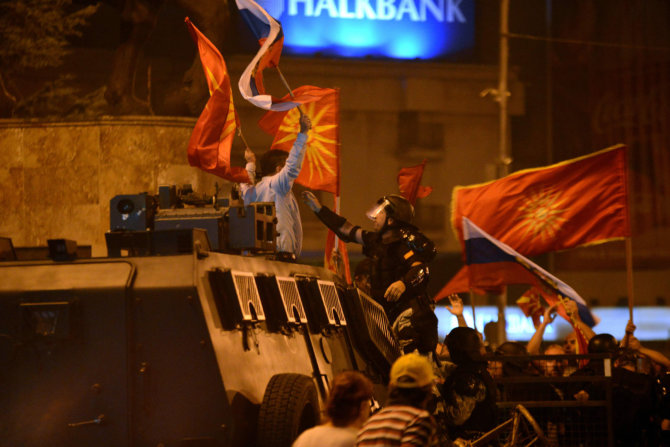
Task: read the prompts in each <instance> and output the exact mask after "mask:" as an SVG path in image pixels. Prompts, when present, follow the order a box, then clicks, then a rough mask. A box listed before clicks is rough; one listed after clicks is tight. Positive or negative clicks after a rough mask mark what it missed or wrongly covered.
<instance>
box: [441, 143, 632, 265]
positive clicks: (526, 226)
mask: <svg viewBox="0 0 670 447" xmlns="http://www.w3.org/2000/svg"><path fill="white" fill-rule="evenodd" d="M463 217H467V218H468V219H469V220H470V221H472V222H473V223H475V224H476V225H477V226H478V227H479V228H481V229H482V230H484V231H486V232H487V233H488V234H490V235H491V236H493V237H494V238H496V239H498V240H499V241H501V242H504V243H505V244H507V245H509V246H510V247H512V248H513V249H515V250H517V251H518V252H519V253H522V254H524V255H526V256H533V255H537V254H540V253H545V252H550V251H556V250H564V249H567V248H571V247H577V246H580V245H588V244H595V243H600V242H605V241H608V240H613V239H620V238H623V237H628V236H630V224H629V216H628V187H627V167H626V147H625V146H623V145H617V146H613V147H610V148H607V149H603V150H601V151H598V152H595V153H593V154H590V155H586V156H583V157H579V158H575V159H572V160H567V161H564V162H561V163H557V164H554V165H551V166H546V167H542V168H535V169H526V170H523V171H518V172H515V173H513V174H510V175H508V176H507V177H503V178H501V179H499V180H495V181H492V182H489V183H485V184H481V185H473V186H457V187H456V188H454V191H453V195H452V213H451V220H452V225H453V227H454V232H455V234H456V237H457V238H458V239H459V240H460V241H461V242H463V230H462V220H463Z"/></svg>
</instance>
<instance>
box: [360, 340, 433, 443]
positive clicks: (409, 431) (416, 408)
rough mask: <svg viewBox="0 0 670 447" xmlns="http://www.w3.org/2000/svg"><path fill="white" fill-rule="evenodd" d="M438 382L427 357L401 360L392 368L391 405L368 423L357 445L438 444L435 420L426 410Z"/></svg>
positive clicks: (405, 357) (389, 403)
mask: <svg viewBox="0 0 670 447" xmlns="http://www.w3.org/2000/svg"><path fill="white" fill-rule="evenodd" d="M435 379H436V377H435V374H434V373H433V367H432V365H431V363H430V361H428V359H427V358H426V357H424V356H422V355H420V354H416V353H410V354H405V355H403V356H401V357H399V358H398V359H397V360H396V361H395V362H394V363H393V366H391V373H390V379H389V401H388V404H387V405H386V406H385V407H384V408H382V409H381V410H380V411H379V412H377V413H375V414H374V415H373V416H372V417H371V418H370V419H368V420H367V421H366V422H365V424H364V425H363V427H362V428H361V431H360V432H358V436H357V438H356V446H361V447H387V446H388V447H391V446H410V445H416V446H432V445H436V444H437V437H436V424H435V420H434V419H433V417H432V416H431V414H430V413H429V412H428V411H426V405H427V403H428V401H429V399H430V398H431V396H432V388H433V385H434V383H435Z"/></svg>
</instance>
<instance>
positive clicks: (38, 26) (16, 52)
mask: <svg viewBox="0 0 670 447" xmlns="http://www.w3.org/2000/svg"><path fill="white" fill-rule="evenodd" d="M72 3H73V2H72V0H4V1H0V42H2V45H0V93H1V94H2V95H3V96H4V98H5V102H7V101H9V102H10V103H11V104H12V108H13V107H14V106H15V105H16V103H17V102H18V101H19V100H20V99H21V97H22V95H21V92H20V91H19V90H18V88H17V87H16V82H15V81H16V79H17V78H19V77H20V76H23V75H26V74H29V73H30V72H31V71H32V70H38V69H43V68H48V67H57V66H59V65H61V64H62V63H63V59H64V57H65V56H66V55H67V54H68V52H69V49H68V46H69V41H68V38H70V37H75V36H80V35H81V31H80V28H81V27H82V26H83V25H85V24H86V23H87V20H88V18H89V17H90V16H91V15H92V14H94V13H95V12H96V11H97V8H98V6H97V5H96V6H93V5H89V6H86V7H84V8H75V7H73V5H72Z"/></svg>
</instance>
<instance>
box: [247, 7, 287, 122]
mask: <svg viewBox="0 0 670 447" xmlns="http://www.w3.org/2000/svg"><path fill="white" fill-rule="evenodd" d="M235 2H236V3H237V7H238V9H239V10H240V15H241V16H242V19H244V21H245V23H246V24H247V25H248V26H249V29H250V30H251V32H252V33H253V34H254V36H256V39H258V43H259V44H260V46H261V47H260V49H259V50H258V53H256V56H255V57H254V58H253V59H252V61H251V63H250V64H249V65H248V66H247V68H246V69H245V70H244V72H243V73H242V76H241V77H240V82H239V87H240V93H241V94H242V97H243V98H244V99H246V100H247V101H249V102H250V103H252V104H254V105H255V106H258V107H260V108H262V109H266V110H277V111H283V110H289V109H292V108H293V107H296V106H297V105H299V104H298V103H295V104H293V103H292V102H281V101H278V102H277V103H275V101H274V100H273V98H272V96H270V95H268V94H266V92H265V87H264V86H263V70H265V69H266V68H268V67H276V66H277V65H278V64H279V58H280V57H281V51H282V47H283V45H284V33H283V32H282V28H281V24H280V23H279V22H278V21H277V20H275V19H274V18H273V17H272V16H270V14H268V13H267V11H265V9H263V8H262V7H261V6H260V5H259V4H258V3H256V2H255V1H254V0H235Z"/></svg>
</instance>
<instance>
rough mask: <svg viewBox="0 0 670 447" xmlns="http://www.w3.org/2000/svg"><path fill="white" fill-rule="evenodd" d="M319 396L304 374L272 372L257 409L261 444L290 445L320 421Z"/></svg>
mask: <svg viewBox="0 0 670 447" xmlns="http://www.w3.org/2000/svg"><path fill="white" fill-rule="evenodd" d="M319 419H320V418H319V397H318V395H317V393H316V388H315V387H314V383H313V382H312V379H311V378H309V377H307V376H304V375H301V374H277V375H275V376H272V378H271V379H270V382H269V383H268V386H267V388H265V395H264V396H263V403H261V408H260V410H259V412H258V447H291V444H292V443H293V441H295V438H297V437H298V435H299V434H300V433H302V432H303V431H305V430H306V429H308V428H310V427H314V426H315V425H317V424H318V423H319Z"/></svg>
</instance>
